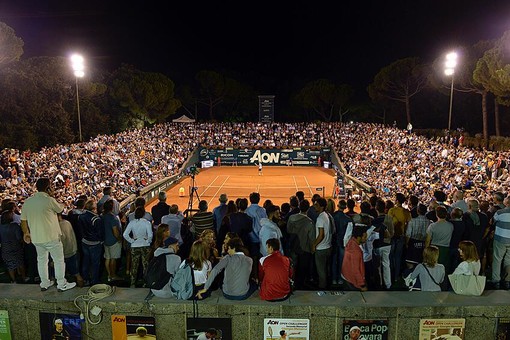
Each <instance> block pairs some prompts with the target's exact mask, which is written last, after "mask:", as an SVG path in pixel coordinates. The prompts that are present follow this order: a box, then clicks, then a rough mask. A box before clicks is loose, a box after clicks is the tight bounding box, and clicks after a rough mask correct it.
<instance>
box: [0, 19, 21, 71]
mask: <svg viewBox="0 0 510 340" xmlns="http://www.w3.org/2000/svg"><path fill="white" fill-rule="evenodd" d="M23 45H24V42H23V40H22V39H21V38H19V37H17V36H16V34H15V33H14V30H13V29H12V28H11V27H9V26H7V24H5V23H3V22H0V51H2V52H1V53H0V67H1V66H3V65H7V64H9V63H11V62H13V61H18V60H19V58H20V57H21V56H22V55H23Z"/></svg>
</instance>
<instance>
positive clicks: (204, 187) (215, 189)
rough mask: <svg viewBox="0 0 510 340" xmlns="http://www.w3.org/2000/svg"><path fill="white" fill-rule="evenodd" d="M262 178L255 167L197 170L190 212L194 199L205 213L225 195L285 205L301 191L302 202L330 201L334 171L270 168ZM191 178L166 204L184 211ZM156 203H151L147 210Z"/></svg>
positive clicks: (178, 185)
mask: <svg viewBox="0 0 510 340" xmlns="http://www.w3.org/2000/svg"><path fill="white" fill-rule="evenodd" d="M262 172H263V174H262V175H261V176H259V175H258V169H257V167H256V166H238V167H232V166H224V167H213V168H207V169H199V173H198V174H197V175H196V176H195V187H196V188H197V191H196V193H194V194H193V208H194V209H196V208H197V207H198V198H200V199H201V200H206V201H208V202H209V210H212V209H213V208H214V207H215V206H216V205H218V204H219V202H218V198H219V196H220V195H221V194H223V193H226V194H227V195H228V198H229V200H235V199H236V198H238V197H245V198H248V197H249V195H250V193H251V192H258V193H260V197H261V202H260V204H261V205H262V203H263V202H264V201H265V200H266V199H270V200H271V201H272V202H273V203H274V204H278V205H281V204H282V203H284V202H289V197H290V196H292V195H294V194H295V193H296V191H299V190H301V191H303V192H304V193H305V198H307V199H310V198H311V197H312V195H313V194H315V193H318V194H320V195H322V196H324V197H331V196H332V193H333V185H334V181H335V180H334V174H335V173H334V171H333V170H332V169H324V168H319V167H297V166H290V167H284V166H274V167H268V166H266V167H264V168H263V171H262ZM190 183H191V177H185V178H183V179H181V181H180V182H179V183H176V185H174V186H173V187H171V188H170V189H168V190H167V195H168V198H167V203H168V204H178V205H179V209H180V210H181V211H184V210H185V209H186V208H187V207H188V203H189V199H190V196H189V193H190ZM180 188H184V189H185V193H184V197H180V196H179V189H180ZM156 203H157V200H155V201H152V202H150V203H149V205H148V206H147V209H148V210H149V211H150V208H151V207H152V206H153V205H154V204H156Z"/></svg>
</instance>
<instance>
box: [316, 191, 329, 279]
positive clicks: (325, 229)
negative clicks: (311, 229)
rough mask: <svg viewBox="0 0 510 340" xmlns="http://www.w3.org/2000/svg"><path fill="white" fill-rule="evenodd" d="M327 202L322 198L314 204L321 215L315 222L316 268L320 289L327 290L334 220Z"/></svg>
mask: <svg viewBox="0 0 510 340" xmlns="http://www.w3.org/2000/svg"><path fill="white" fill-rule="evenodd" d="M326 205H327V201H326V199H325V198H323V197H321V198H319V199H317V200H316V201H315V203H314V207H315V210H317V213H318V214H319V215H318V217H317V221H316V222H315V232H316V237H317V238H316V239H315V242H314V244H313V247H312V249H313V250H314V251H315V266H316V267H317V274H318V275H319V288H320V289H325V288H326V287H327V284H328V268H330V264H329V262H330V259H331V239H332V234H333V232H332V230H333V229H332V224H331V221H332V220H333V219H332V218H331V217H330V216H329V214H328V213H327V212H326V211H325V210H326Z"/></svg>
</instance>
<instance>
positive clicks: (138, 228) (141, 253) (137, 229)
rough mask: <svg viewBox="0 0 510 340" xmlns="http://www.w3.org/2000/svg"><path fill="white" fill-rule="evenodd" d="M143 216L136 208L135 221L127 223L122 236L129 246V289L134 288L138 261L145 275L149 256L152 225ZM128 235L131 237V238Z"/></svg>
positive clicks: (142, 209)
mask: <svg viewBox="0 0 510 340" xmlns="http://www.w3.org/2000/svg"><path fill="white" fill-rule="evenodd" d="M144 215H145V210H144V208H142V207H138V208H136V210H135V219H134V220H132V221H131V222H129V224H128V225H127V227H126V230H125V231H124V233H123V234H122V236H124V238H125V239H126V241H128V242H129V243H130V244H131V288H134V287H135V283H136V276H137V274H138V266H139V264H140V261H141V262H142V266H143V272H144V273H145V271H146V269H147V266H148V265H149V256H150V254H151V242H152V225H151V223H150V222H149V221H147V220H146V219H144V218H143V216H144ZM130 233H131V234H132V235H133V236H132V237H131V235H130Z"/></svg>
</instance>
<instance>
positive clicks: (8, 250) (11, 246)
mask: <svg viewBox="0 0 510 340" xmlns="http://www.w3.org/2000/svg"><path fill="white" fill-rule="evenodd" d="M11 203H12V204H11ZM14 204H15V203H14V202H10V203H8V204H7V205H6V206H5V208H6V210H4V211H3V212H2V215H1V218H0V219H1V220H0V245H1V247H0V248H1V251H2V260H3V261H4V263H5V265H6V266H7V270H8V272H9V277H10V279H11V283H16V274H19V275H20V276H21V280H22V282H23V283H25V282H27V281H28V280H26V276H25V263H24V259H23V233H22V232H21V228H20V225H19V223H16V222H15V221H14V207H13V205H14Z"/></svg>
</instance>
